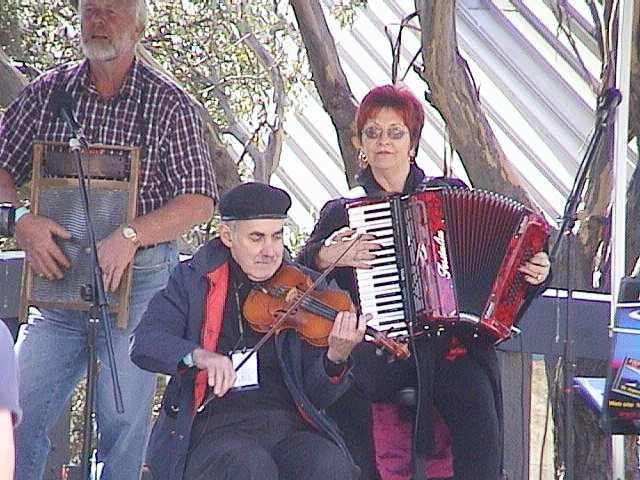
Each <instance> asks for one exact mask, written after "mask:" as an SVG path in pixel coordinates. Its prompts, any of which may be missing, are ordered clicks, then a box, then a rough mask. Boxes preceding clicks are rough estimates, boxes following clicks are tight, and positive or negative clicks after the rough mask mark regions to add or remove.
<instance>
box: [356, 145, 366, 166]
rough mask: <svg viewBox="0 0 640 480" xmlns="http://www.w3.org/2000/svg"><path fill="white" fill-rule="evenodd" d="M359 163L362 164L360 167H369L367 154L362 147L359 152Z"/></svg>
mask: <svg viewBox="0 0 640 480" xmlns="http://www.w3.org/2000/svg"><path fill="white" fill-rule="evenodd" d="M358 163H359V164H360V168H366V167H367V154H366V153H364V150H362V149H360V151H359V152H358Z"/></svg>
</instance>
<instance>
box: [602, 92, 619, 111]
mask: <svg viewBox="0 0 640 480" xmlns="http://www.w3.org/2000/svg"><path fill="white" fill-rule="evenodd" d="M621 101H622V93H621V92H620V90H618V89H617V88H615V87H611V88H607V89H606V90H605V91H604V93H603V94H602V96H601V97H600V102H598V107H599V108H603V109H605V110H609V109H610V108H612V107H613V108H615V107H617V106H618V105H620V102H621Z"/></svg>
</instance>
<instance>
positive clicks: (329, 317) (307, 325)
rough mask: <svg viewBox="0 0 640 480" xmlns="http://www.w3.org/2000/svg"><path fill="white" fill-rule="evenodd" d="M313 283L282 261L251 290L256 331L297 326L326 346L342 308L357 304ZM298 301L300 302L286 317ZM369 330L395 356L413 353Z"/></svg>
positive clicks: (245, 310) (248, 305) (249, 308)
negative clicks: (273, 271) (262, 281)
mask: <svg viewBox="0 0 640 480" xmlns="http://www.w3.org/2000/svg"><path fill="white" fill-rule="evenodd" d="M313 285H314V282H313V279H312V278H311V277H310V276H309V275H307V274H305V273H304V272H302V271H301V270H300V269H298V268H296V267H294V266H291V265H282V266H281V267H280V269H279V270H278V271H277V272H276V274H275V275H274V276H273V277H272V278H271V279H270V280H269V281H268V282H266V283H265V284H264V285H260V286H258V287H256V288H254V289H253V290H251V291H250V292H249V294H248V296H247V298H246V300H245V302H244V304H243V306H242V314H243V315H244V318H245V319H246V320H247V322H248V323H249V325H250V326H251V328H252V329H253V330H255V331H256V332H259V333H267V332H269V333H271V334H273V333H279V332H280V331H282V330H285V329H294V330H295V331H296V332H297V333H298V335H299V336H300V337H301V338H302V339H303V340H305V341H306V342H308V343H310V344H311V345H315V346H317V347H326V346H328V344H329V343H328V339H329V334H330V333H331V329H332V327H333V322H334V320H335V318H336V315H337V314H338V312H342V311H354V310H355V308H354V305H353V303H352V302H351V298H350V297H349V295H348V294H347V293H345V292H343V291H341V290H335V289H325V290H312V286H313ZM301 298H302V300H300V299H301ZM296 302H299V304H298V305H297V306H295V308H293V309H292V310H291V311H290V312H289V314H288V315H286V317H285V318H283V316H284V314H285V312H287V311H288V310H290V309H291V307H292V306H293V305H294V304H295V303H296ZM366 333H367V334H368V335H369V336H371V337H372V338H373V342H374V343H375V345H376V346H377V347H379V348H381V349H383V350H386V351H387V352H389V353H390V354H392V355H393V356H394V357H395V358H399V359H405V358H408V357H409V355H410V354H409V349H408V348H407V345H406V344H404V343H400V342H398V341H396V340H393V339H390V338H388V337H387V336H386V335H385V334H384V333H382V332H379V331H378V330H376V329H374V328H373V327H369V326H367V327H366Z"/></svg>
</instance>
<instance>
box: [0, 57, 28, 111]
mask: <svg viewBox="0 0 640 480" xmlns="http://www.w3.org/2000/svg"><path fill="white" fill-rule="evenodd" d="M27 83H28V82H27V79H26V78H24V76H23V75H22V74H21V73H20V72H19V71H18V69H17V68H15V67H14V66H13V65H11V59H9V57H7V56H6V55H5V53H4V52H3V51H2V49H1V48H0V107H2V108H6V107H7V106H9V104H10V103H11V102H12V101H13V100H14V99H15V98H16V97H17V96H18V94H19V93H20V92H21V91H22V89H23V88H24V87H25V86H26V85H27Z"/></svg>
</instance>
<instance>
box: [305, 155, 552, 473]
mask: <svg viewBox="0 0 640 480" xmlns="http://www.w3.org/2000/svg"><path fill="white" fill-rule="evenodd" d="M358 181H359V183H360V185H361V187H362V188H363V190H364V191H363V192H362V194H360V195H362V196H364V195H366V196H368V197H382V196H385V195H386V192H385V191H384V190H383V188H382V187H381V186H380V185H379V184H378V183H377V182H376V180H375V178H374V177H373V174H372V172H371V170H370V169H369V168H367V169H365V170H363V171H362V172H361V173H360V174H359V176H358ZM426 184H429V185H433V186H439V185H443V186H445V185H453V186H457V187H459V186H464V184H463V183H462V182H460V181H459V180H455V179H441V178H435V179H434V178H428V177H426V176H425V173H424V172H423V171H422V170H421V169H420V168H419V167H417V166H416V165H415V164H412V165H411V169H410V172H409V175H408V177H407V180H406V182H405V185H404V189H403V193H404V194H409V193H412V192H415V191H416V190H418V189H420V188H421V187H422V186H424V185H426ZM347 201H348V200H347V199H344V198H340V199H336V200H331V201H329V202H327V204H326V205H325V206H324V207H323V208H322V210H321V212H320V216H319V219H318V222H317V223H316V225H315V228H314V230H313V232H312V233H311V235H310V237H309V239H308V241H307V243H306V245H305V247H304V248H303V249H302V251H301V252H300V254H299V256H298V258H297V260H298V261H299V262H300V263H302V264H303V265H306V266H309V267H311V268H316V266H315V257H316V256H317V254H318V251H319V250H320V248H321V247H322V246H323V244H324V241H325V240H326V239H327V238H329V237H330V235H331V234H332V233H333V232H335V231H336V230H338V229H340V228H342V227H345V226H347V225H348V219H347V212H346V208H345V204H346V202H347ZM328 279H330V280H333V281H336V282H337V283H338V285H339V286H340V287H341V288H343V289H345V290H348V291H349V292H351V294H352V296H353V297H354V298H355V297H356V296H357V293H356V285H355V277H354V275H353V273H352V269H351V268H349V267H342V268H336V269H335V270H334V271H333V272H332V273H331V274H330V275H329V277H328ZM547 283H548V282H545V285H546V284H547ZM541 290H542V287H540V288H531V289H530V292H529V296H528V299H527V304H528V302H530V300H531V299H532V298H533V297H534V296H535V295H536V294H537V293H538V292H539V291H541ZM525 308H526V305H525ZM522 310H523V311H524V308H523V309H522ZM465 347H466V348H467V350H468V352H469V354H470V355H473V357H474V358H475V359H476V361H477V362H478V363H479V364H480V365H481V366H482V367H483V369H484V370H486V372H487V375H488V377H489V379H490V382H491V385H492V389H493V392H494V399H495V408H496V413H497V415H498V421H499V424H500V431H501V432H502V425H503V412H502V388H501V384H500V371H499V366H498V360H497V356H496V352H495V349H494V348H493V346H492V345H491V344H487V343H486V342H481V341H473V340H472V339H467V340H466V341H465ZM416 349H417V351H416V352H414V353H415V355H413V358H412V359H409V360H408V361H415V362H419V365H418V371H420V372H421V376H420V377H421V378H420V379H419V382H418V385H419V392H418V393H419V398H420V402H419V405H420V406H421V409H420V411H419V412H417V415H418V425H419V429H418V431H419V432H420V435H419V438H418V442H419V443H420V445H419V446H418V449H419V450H422V451H429V450H430V449H431V447H432V446H433V430H432V428H433V426H432V424H431V421H430V417H431V415H430V414H429V412H430V411H431V409H432V408H433V389H432V387H433V380H432V379H433V374H434V371H433V369H434V366H435V365H436V362H437V359H438V358H441V357H442V356H443V355H444V354H445V352H446V349H447V337H442V338H436V337H432V338H427V337H426V336H421V337H418V339H417V344H416ZM373 350H374V349H373V348H372V347H371V346H370V345H369V346H366V345H364V346H361V347H359V348H358V349H356V351H355V352H354V356H355V359H356V362H355V363H356V366H355V368H354V377H355V385H356V387H357V391H358V392H359V395H356V396H360V397H364V398H366V399H368V400H369V401H383V400H385V399H389V398H392V396H393V394H394V393H395V392H394V391H392V390H393V388H394V387H395V385H394V382H393V381H390V378H393V376H394V368H395V367H394V365H393V364H391V365H387V364H386V361H385V359H384V357H380V356H376V355H374V354H373V353H372V352H373ZM398 362H400V361H398ZM356 396H354V395H353V394H349V395H348V396H346V397H343V400H341V401H340V402H339V403H338V404H337V405H336V408H335V410H334V411H336V418H337V419H338V423H339V425H340V426H341V427H342V428H343V429H348V428H350V427H349V425H348V424H345V422H344V421H343V420H341V418H340V410H339V409H338V407H342V410H346V409H348V408H349V407H348V406H346V405H343V404H344V403H345V401H344V400H346V399H347V398H348V399H350V400H352V401H358V400H357V399H356ZM361 410H362V408H361ZM363 415H366V414H365V413H363ZM369 415H370V414H369ZM370 422H371V420H370V418H369V419H363V420H361V421H360V426H359V427H355V428H359V429H360V430H361V431H360V432H352V434H351V435H347V434H346V433H345V437H346V438H354V439H355V440H353V441H351V442H350V443H349V446H350V448H351V449H352V453H353V455H354V457H355V459H356V462H357V463H359V465H360V467H361V468H362V469H363V470H364V471H369V472H372V471H373V468H372V467H371V466H369V467H367V465H365V463H367V462H368V463H370V462H372V461H373V460H372V459H373V454H372V451H373V445H372V440H371V438H370V432H364V431H362V430H364V429H365V428H368V425H369V424H370ZM367 450H370V451H367ZM369 475H370V478H375V477H374V474H372V473H370V474H369Z"/></svg>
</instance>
